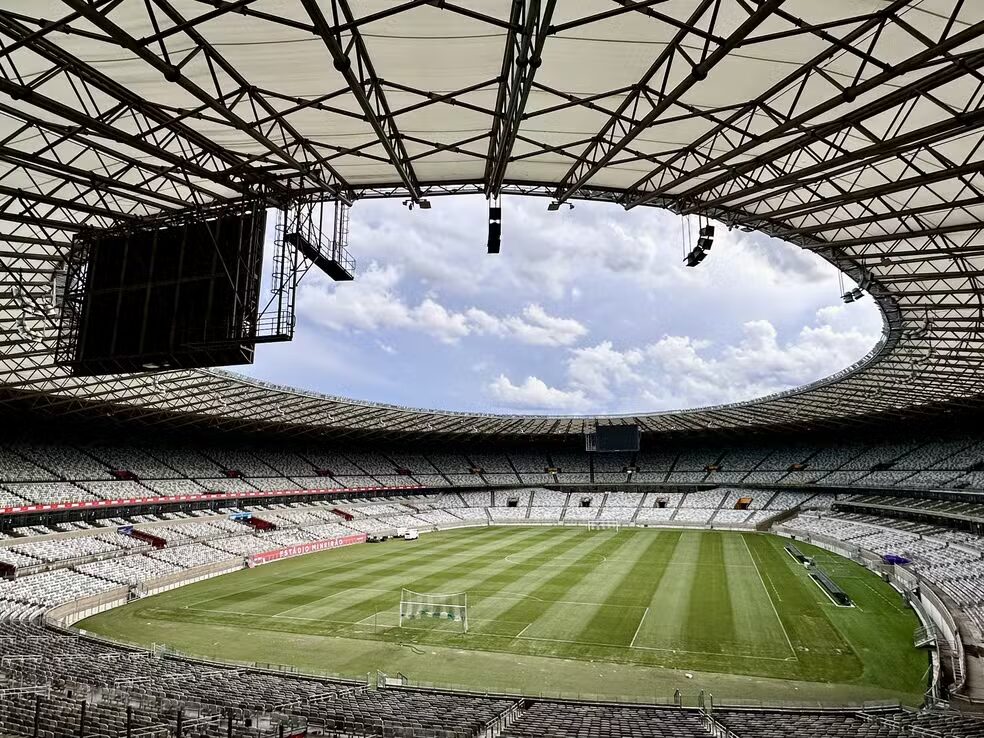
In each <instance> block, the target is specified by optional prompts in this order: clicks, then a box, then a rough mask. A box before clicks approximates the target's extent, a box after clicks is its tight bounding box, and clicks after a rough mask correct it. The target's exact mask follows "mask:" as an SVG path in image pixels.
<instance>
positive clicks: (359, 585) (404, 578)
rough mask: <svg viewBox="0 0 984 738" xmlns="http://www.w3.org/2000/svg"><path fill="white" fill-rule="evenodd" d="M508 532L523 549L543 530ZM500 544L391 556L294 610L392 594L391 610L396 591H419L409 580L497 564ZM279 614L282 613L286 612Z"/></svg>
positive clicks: (306, 610) (331, 608)
mask: <svg viewBox="0 0 984 738" xmlns="http://www.w3.org/2000/svg"><path fill="white" fill-rule="evenodd" d="M510 532H511V533H512V535H511V536H510V537H509V542H508V545H509V546H523V545H526V544H527V542H528V541H530V540H545V539H546V537H545V536H544V534H543V531H536V530H530V529H523V530H517V531H510ZM501 545H502V544H501V542H498V543H497V542H496V541H495V540H486V541H485V542H484V543H482V544H480V545H477V546H470V547H467V548H465V549H463V550H461V551H454V552H452V551H444V552H440V551H438V552H431V555H429V556H423V557H422V556H420V555H419V553H418V552H414V553H415V554H417V555H415V556H412V557H409V556H408V557H403V556H401V555H395V556H394V555H391V556H390V558H389V560H388V562H387V563H386V565H385V566H384V567H380V568H377V569H375V570H372V571H360V572H358V573H357V574H356V575H355V577H354V578H349V579H345V580H342V579H341V578H336V579H334V580H331V581H329V582H327V584H328V585H329V586H330V588H331V589H333V590H335V592H334V593H330V594H326V595H323V596H321V597H318V598H314V599H311V600H310V601H309V602H308V603H306V604H305V605H301V606H300V607H298V608H295V610H296V611H298V612H296V614H310V612H314V611H318V610H321V609H322V608H319V607H318V605H319V603H320V602H322V601H323V600H327V599H328V598H332V602H330V603H326V607H327V611H330V612H337V611H340V610H342V609H343V608H345V607H352V606H357V605H358V603H359V602H360V601H368V600H370V599H374V598H377V597H389V596H391V595H393V594H394V593H395V596H396V599H395V602H394V603H392V604H393V606H394V607H395V606H397V605H398V604H399V601H400V591H401V590H402V589H403V588H406V589H411V590H414V591H421V590H419V589H418V587H417V585H416V584H415V582H414V581H413V580H414V578H415V577H420V576H430V575H431V574H433V573H436V572H439V571H448V570H450V569H459V568H460V569H467V568H470V567H472V566H477V565H478V564H479V563H480V562H483V561H486V562H498V561H500V560H501V556H502V553H501ZM301 611H303V612H301ZM292 612H293V611H292ZM374 612H375V610H374ZM279 614H281V615H283V614H286V611H284V612H282V613H279ZM321 614H324V613H321Z"/></svg>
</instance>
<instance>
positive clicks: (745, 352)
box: [487, 307, 877, 412]
mask: <svg viewBox="0 0 984 738" xmlns="http://www.w3.org/2000/svg"><path fill="white" fill-rule="evenodd" d="M876 339H877V334H873V333H871V332H868V331H865V330H862V329H860V328H858V327H856V326H855V325H851V324H850V323H849V322H848V321H846V320H845V319H844V312H843V310H842V308H840V307H837V308H825V309H822V310H819V311H818V312H817V315H816V320H815V321H814V323H813V324H812V325H808V326H805V327H804V328H803V329H802V330H801V331H800V332H799V333H798V334H797V335H796V336H795V337H794V338H793V339H792V340H790V341H787V342H782V341H780V340H779V338H778V332H777V331H776V329H775V327H774V326H773V325H772V323H770V322H769V321H767V320H755V321H748V322H746V323H745V324H744V325H743V326H742V331H741V335H740V337H739V338H738V340H737V341H736V342H735V343H734V344H733V345H730V346H724V347H722V348H721V349H720V350H719V351H717V352H716V353H715V352H714V349H715V346H714V345H713V344H712V343H710V342H708V341H704V340H699V339H694V338H690V337H688V336H664V337H662V338H661V339H659V340H658V341H655V342H652V343H649V344H646V345H643V346H638V347H629V348H626V349H621V350H620V349H617V348H615V347H614V346H613V344H612V343H611V342H610V341H602V342H601V343H599V344H597V345H595V346H589V347H582V348H574V349H571V350H570V351H569V354H568V357H567V361H566V373H567V381H566V386H563V387H552V386H550V385H548V384H546V383H545V382H544V381H542V380H541V379H539V378H538V377H536V376H528V377H527V378H526V380H525V381H524V382H523V383H522V384H521V385H518V386H517V385H514V384H512V382H511V381H510V380H509V378H508V377H506V376H505V375H500V376H498V377H497V378H496V379H494V380H493V381H492V382H491V383H489V385H488V387H487V390H488V392H489V395H490V396H491V397H492V398H493V399H494V400H495V401H497V402H500V403H502V404H503V406H505V407H508V408H511V409H517V410H532V409H542V408H548V407H549V408H552V409H554V410H557V411H563V412H578V411H580V410H581V409H582V408H584V407H586V406H590V407H592V408H595V409H599V408H600V409H602V410H603V411H606V412H642V411H654V410H671V409H678V408H687V407H698V406H702V405H716V404H720V403H725V402H735V401H739V400H748V399H753V398H755V397H761V396H763V395H767V394H771V393H773V392H778V391H781V390H785V389H790V388H793V387H796V386H799V385H802V384H806V383H808V382H810V381H812V380H814V379H817V378H819V377H823V376H826V375H828V374H832V373H834V372H836V371H838V370H840V369H843V368H844V367H845V366H847V365H849V364H850V363H851V362H853V361H854V360H856V359H857V357H859V356H861V355H863V354H864V353H865V352H866V351H867V350H868V349H870V348H871V347H872V346H873V345H874V343H875V341H876Z"/></svg>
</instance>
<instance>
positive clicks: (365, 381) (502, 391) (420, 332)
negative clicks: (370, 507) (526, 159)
mask: <svg viewBox="0 0 984 738" xmlns="http://www.w3.org/2000/svg"><path fill="white" fill-rule="evenodd" d="M546 203H547V201H546V200H544V199H541V198H520V197H513V196H507V197H506V198H505V202H504V206H505V207H504V216H505V219H504V222H503V228H504V231H503V249H502V253H501V254H498V255H495V256H490V255H488V254H487V253H486V250H485V243H484V239H485V233H484V227H485V222H486V218H487V203H486V201H485V200H484V198H482V197H481V196H474V197H472V196H463V197H449V198H439V199H435V200H434V207H433V208H432V209H430V210H427V211H421V210H419V209H414V211H413V212H409V211H408V210H407V209H406V208H404V207H400V204H399V202H395V201H376V200H371V201H370V200H366V201H362V202H359V203H358V204H357V205H356V207H354V208H353V210H352V229H351V242H350V248H351V250H352V252H353V254H354V255H355V256H356V257H357V258H358V259H359V268H358V269H357V275H356V280H355V281H354V282H352V283H334V282H331V281H329V280H328V279H327V278H326V277H325V276H324V275H322V274H320V273H318V272H316V271H315V270H312V272H311V273H310V274H309V275H308V276H307V277H306V278H305V280H304V282H303V283H302V284H301V287H300V290H299V293H298V303H297V315H298V318H299V323H298V328H297V336H298V338H297V340H296V341H295V343H293V344H278V345H271V346H267V347H263V348H262V350H261V351H260V352H259V353H258V360H257V364H256V365H255V366H253V367H251V368H249V369H248V370H246V371H248V372H249V373H250V374H251V375H253V376H256V377H260V378H264V379H267V380H269V381H273V382H288V383H291V384H296V385H298V386H301V387H306V388H311V389H316V390H319V391H323V392H327V393H329V394H345V395H351V396H356V397H361V398H366V399H374V400H379V401H383V402H386V401H391V402H397V403H400V404H411V405H418V406H427V407H439V408H449V409H457V410H470V411H479V412H487V411H550V412H593V413H594V412H635V411H643V410H666V409H674V408H682V407H688V406H694V405H703V404H708V403H720V402H727V401H730V400H733V399H748V398H751V397H754V396H756V395H761V394H766V393H770V392H774V391H776V390H779V389H785V388H789V387H793V386H795V385H797V384H801V383H804V382H810V381H813V380H815V379H817V378H819V377H821V376H824V375H826V374H830V373H832V372H835V371H838V370H840V369H842V368H843V367H844V366H847V365H848V364H850V363H852V362H853V361H855V360H857V359H858V358H859V357H860V356H862V355H863V354H864V353H865V352H866V351H867V350H868V349H870V348H871V346H872V345H873V344H874V342H875V339H876V338H877V336H878V331H879V328H880V323H881V319H880V316H879V314H878V312H877V310H876V309H874V307H873V304H872V302H871V300H870V299H869V300H864V301H863V302H862V303H860V304H853V305H843V304H841V303H840V302H839V295H840V292H841V290H840V289H839V287H838V280H837V275H836V270H835V269H834V268H833V267H832V266H831V265H829V264H828V263H826V262H825V261H824V260H823V259H821V258H819V257H818V256H816V255H815V254H811V253H808V252H806V251H804V250H802V249H799V248H798V247H796V246H793V245H790V244H787V243H784V242H782V241H779V240H776V239H771V238H769V237H767V236H764V235H762V234H758V233H743V232H740V231H738V230H734V231H728V230H727V228H725V227H724V226H722V225H720V224H717V225H716V230H717V234H716V238H715V243H714V248H713V251H712V253H711V256H710V258H709V259H708V260H707V261H705V262H704V263H703V264H702V265H701V266H700V268H698V269H688V268H685V267H684V266H683V264H682V262H681V259H682V255H683V250H684V248H685V246H684V244H685V243H686V242H687V241H688V239H687V236H686V232H687V231H686V225H685V223H684V222H683V221H681V219H680V218H679V217H678V216H676V215H673V214H671V213H668V212H665V211H661V210H657V209H651V208H636V209H633V210H632V211H630V212H624V211H623V210H621V209H620V208H618V207H616V206H614V205H611V204H604V203H582V202H578V203H576V209H575V210H573V211H569V210H566V209H564V210H561V211H558V212H553V213H548V212H547V211H546ZM690 221H691V222H690V231H691V235H693V232H695V227H696V219H695V218H691V219H690ZM271 258H272V257H271ZM268 262H269V258H268ZM269 266H270V264H269V263H268V265H267V269H268V271H269ZM832 301H835V302H836V303H837V304H836V305H834V306H830V307H828V306H829V305H830V303H831V302H832ZM394 352H398V355H399V358H400V361H398V362H397V361H393V360H391V359H390V356H392V355H393V353H394ZM315 357H320V358H319V361H318V363H317V364H316V363H315V362H314V361H313V359H314V358H315ZM329 359H330V360H331V361H328V360H329ZM326 361H328V363H327V364H325V362H326ZM408 372H411V373H412V374H413V376H414V381H413V382H410V383H408V382H407V381H406V377H407V373H408Z"/></svg>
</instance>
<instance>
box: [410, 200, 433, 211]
mask: <svg viewBox="0 0 984 738" xmlns="http://www.w3.org/2000/svg"><path fill="white" fill-rule="evenodd" d="M414 205H417V206H419V207H420V209H421V210H430V209H431V204H430V200H427V199H421V200H414V199H412V198H410V199H407V200H404V201H403V207H405V208H406V209H407V210H413V206H414Z"/></svg>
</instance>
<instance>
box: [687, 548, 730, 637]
mask: <svg viewBox="0 0 984 738" xmlns="http://www.w3.org/2000/svg"><path fill="white" fill-rule="evenodd" d="M723 540H724V539H723V536H722V534H721V533H718V532H710V533H705V534H703V535H702V536H701V537H700V549H699V555H698V562H699V564H700V568H699V569H698V570H697V572H696V577H695V578H694V580H693V584H692V586H691V587H690V598H689V600H688V603H687V619H686V622H685V623H684V627H683V637H684V638H685V639H686V640H687V642H688V643H690V644H691V645H690V648H691V649H692V650H697V651H705V652H707V653H715V652H717V653H726V654H733V653H735V652H736V650H737V649H736V648H735V645H734V644H735V642H736V641H737V639H738V637H737V633H736V632H735V622H734V615H733V613H732V612H731V591H730V590H729V589H728V582H727V577H728V571H727V570H726V569H725V557H724V545H723Z"/></svg>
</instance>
